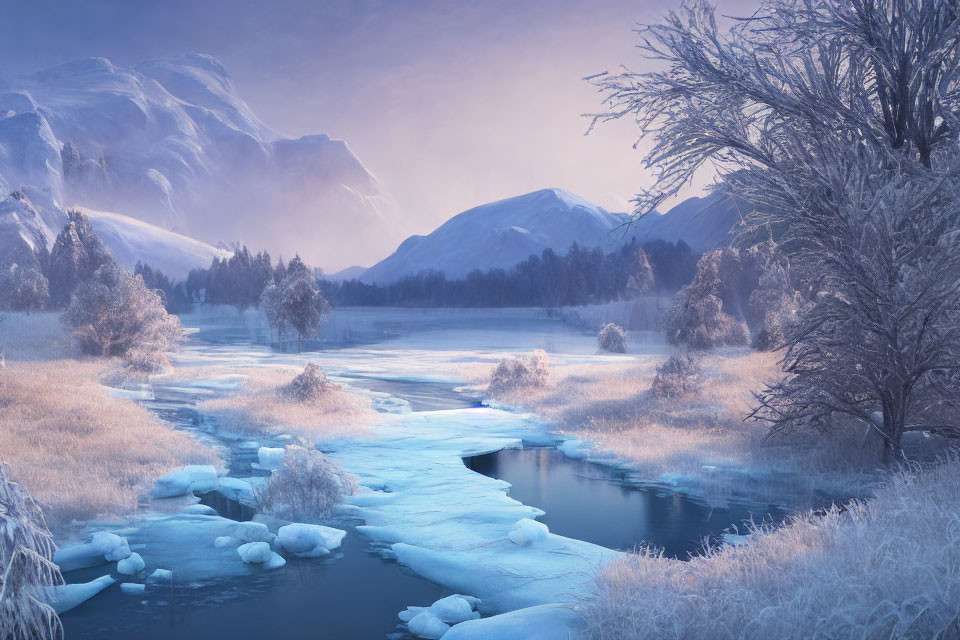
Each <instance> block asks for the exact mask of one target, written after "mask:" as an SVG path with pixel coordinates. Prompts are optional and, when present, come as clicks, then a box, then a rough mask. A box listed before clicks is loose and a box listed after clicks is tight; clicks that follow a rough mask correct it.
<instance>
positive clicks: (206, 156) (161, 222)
mask: <svg viewBox="0 0 960 640" xmlns="http://www.w3.org/2000/svg"><path fill="white" fill-rule="evenodd" d="M21 187H31V188H33V189H34V190H35V191H36V192H42V193H44V194H46V196H47V197H48V199H49V200H50V201H51V202H52V203H53V205H55V206H57V207H59V208H61V209H62V208H65V207H68V206H72V205H74V204H79V205H82V206H87V207H90V208H92V209H95V210H106V211H117V212H120V213H122V214H124V215H128V216H132V217H135V218H138V219H140V220H143V221H145V222H149V223H151V224H154V225H156V226H159V227H161V228H163V229H168V230H172V231H177V232H179V233H183V234H188V235H190V236H193V237H196V238H199V239H201V240H204V241H207V242H210V243H216V242H217V241H220V240H228V241H232V240H239V241H241V242H246V243H247V244H249V245H250V247H251V248H253V249H260V248H265V249H268V250H270V251H271V252H273V253H274V255H277V254H280V253H283V254H287V255H290V254H292V253H294V252H300V254H301V255H302V256H303V257H304V258H305V259H307V260H308V261H311V262H315V263H319V264H322V265H324V266H327V267H332V268H339V267H345V266H348V265H350V264H356V262H358V261H364V260H373V259H376V258H379V257H380V256H382V255H383V254H384V253H386V252H387V251H388V250H389V248H390V247H392V246H395V243H396V242H397V240H399V239H400V238H401V237H402V234H401V233H400V231H399V229H398V227H397V224H396V216H395V215H394V210H393V207H392V205H391V203H390V202H389V200H388V199H387V198H386V196H385V195H384V194H383V192H382V190H381V188H380V186H379V184H378V182H377V180H376V178H374V177H373V176H372V175H371V174H370V173H369V172H368V171H367V169H366V168H365V167H364V166H363V164H362V163H361V162H360V160H359V159H358V158H357V157H356V156H355V155H354V154H353V152H351V151H350V149H349V148H348V147H347V145H346V143H344V142H343V141H341V140H334V139H331V138H330V137H328V136H326V135H310V136H304V137H301V138H296V139H294V138H287V137H284V136H282V135H280V134H278V133H277V132H275V131H272V130H270V129H269V128H268V127H267V126H266V125H264V124H263V123H262V122H261V121H260V120H259V119H258V118H257V117H256V115H255V114H254V113H253V112H252V111H251V110H250V108H249V107H248V106H247V105H246V103H244V102H243V100H241V99H240V97H239V96H238V95H237V93H236V90H235V87H234V86H233V83H232V81H231V79H230V76H229V75H228V74H227V72H226V70H225V69H224V68H223V66H222V65H221V64H220V63H219V62H217V61H216V60H215V59H214V58H212V57H210V56H206V55H201V54H189V55H185V56H178V57H172V58H160V59H156V60H151V61H148V62H145V63H143V64H140V65H138V66H136V67H133V68H121V67H117V66H115V65H114V64H112V63H111V62H110V61H109V60H106V59H104V58H89V59H86V60H79V61H76V62H71V63H67V64H63V65H59V66H56V67H53V68H50V69H45V70H43V71H40V72H37V73H34V74H32V75H29V76H21V77H13V78H7V79H6V85H5V86H2V87H0V194H3V195H6V194H9V193H11V192H13V191H14V190H18V189H20V188H21ZM38 201H39V198H35V203H37V206H38V207H41V208H43V206H46V205H45V204H44V205H41V204H40V203H39V202H38ZM41 213H43V212H41ZM359 236H362V237H363V238H364V242H363V243H362V244H357V243H354V242H353V240H354V239H355V238H357V237H359Z"/></svg>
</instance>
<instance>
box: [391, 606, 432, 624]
mask: <svg viewBox="0 0 960 640" xmlns="http://www.w3.org/2000/svg"><path fill="white" fill-rule="evenodd" d="M427 608H428V607H407V608H406V609H404V610H403V611H401V612H400V613H398V614H397V617H398V618H400V620H402V621H403V622H410V621H411V620H412V619H413V617H414V616H415V615H417V614H418V613H420V612H422V611H426V610H427Z"/></svg>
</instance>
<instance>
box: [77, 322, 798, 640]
mask: <svg viewBox="0 0 960 640" xmlns="http://www.w3.org/2000/svg"><path fill="white" fill-rule="evenodd" d="M348 314H349V312H347V313H342V314H340V315H339V316H337V315H336V314H335V322H334V323H333V324H334V325H335V326H341V327H343V326H347V327H352V328H353V330H354V333H353V334H352V337H353V342H354V344H353V346H343V345H340V346H338V347H336V348H333V347H328V348H324V349H322V350H319V351H314V352H310V353H304V354H284V353H278V352H276V351H273V350H271V349H269V348H268V347H266V346H263V345H259V344H256V343H255V340H256V337H257V335H258V334H257V332H256V331H254V330H237V329H225V328H216V327H211V326H204V327H203V328H202V330H201V331H198V332H197V333H195V334H193V336H192V338H191V340H190V342H189V343H188V344H187V345H186V347H185V348H184V349H183V351H182V352H181V353H180V354H177V355H176V356H175V358H174V361H175V362H174V364H175V366H177V367H178V368H181V367H196V366H201V365H219V366H222V367H226V368H227V369H228V370H229V369H231V368H237V369H240V368H247V367H256V366H263V365H273V364H296V365H298V366H302V364H303V363H305V362H307V361H314V362H317V363H318V364H320V365H321V366H322V367H323V368H324V369H325V370H326V371H327V373H328V375H331V376H332V377H333V378H334V379H335V380H336V381H337V382H338V383H340V384H343V385H345V386H346V387H348V388H350V389H352V390H354V391H356V392H357V393H363V394H367V395H370V396H371V397H372V399H373V401H374V404H375V407H376V408H378V410H379V411H380V412H381V416H382V419H381V420H380V421H378V422H377V424H375V425H374V426H373V435H372V436H371V437H365V438H361V439H351V440H337V441H332V442H324V443H322V445H321V448H322V450H323V451H325V452H326V453H328V455H331V456H333V457H335V458H337V459H338V460H339V461H340V462H341V463H342V464H343V465H344V466H345V467H346V468H347V469H348V470H349V471H350V472H352V473H354V474H355V475H357V476H358V477H359V478H360V482H361V485H362V487H361V492H360V493H358V494H357V495H356V496H354V497H353V498H352V499H351V500H350V504H348V505H346V506H345V507H344V509H342V512H341V513H340V514H339V515H338V516H337V518H336V519H334V520H332V521H331V522H329V523H325V524H329V525H330V526H335V527H339V528H343V529H346V530H347V531H348V534H347V536H346V539H345V542H344V544H343V546H342V548H341V549H339V550H338V552H337V553H336V554H334V555H333V556H330V557H327V558H322V559H313V560H299V559H296V558H288V564H287V565H286V566H285V567H284V568H282V569H279V570H276V571H272V572H263V571H262V570H260V569H257V568H256V567H251V566H250V565H245V564H243V563H242V562H240V561H239V559H238V558H236V553H235V551H234V550H233V549H216V548H214V547H213V544H212V541H213V539H214V538H215V537H216V536H219V535H224V534H225V533H228V532H229V530H230V528H231V527H232V526H233V522H232V521H231V520H230V519H229V518H231V517H232V518H247V517H249V516H250V515H251V514H250V512H249V510H247V511H246V512H244V511H243V510H241V509H239V508H235V509H233V510H228V509H226V508H225V507H224V506H223V505H222V504H220V505H218V507H219V511H220V514H221V515H217V516H213V515H198V514H189V513H184V512H183V511H182V509H183V507H184V506H185V505H186V503H180V502H177V501H176V500H167V501H156V500H155V501H152V503H151V504H150V505H148V506H147V507H146V509H145V511H146V513H145V514H143V515H141V516H140V517H138V518H134V519H132V520H131V521H130V522H125V523H122V524H116V523H110V524H103V525H102V526H91V528H92V529H103V530H114V531H117V532H118V533H122V534H123V535H125V536H126V537H127V539H128V540H129V542H130V545H131V548H133V547H136V550H137V551H138V552H139V553H140V554H141V555H142V556H143V558H144V560H145V561H146V565H147V571H152V570H153V569H154V568H164V569H170V570H172V571H173V572H174V576H175V579H174V582H173V584H172V586H170V587H169V588H168V589H167V591H158V592H154V593H151V594H150V595H148V596H146V597H144V596H139V597H132V596H128V595H124V594H122V593H120V590H119V589H118V588H117V587H112V588H110V589H107V590H106V591H105V592H104V593H101V594H100V595H99V596H97V597H95V598H94V599H92V600H90V601H89V602H87V603H85V604H83V605H81V606H80V607H78V608H76V609H74V610H73V611H70V612H68V613H67V614H65V615H64V616H63V622H64V625H65V628H66V632H67V637H68V638H100V639H109V638H131V637H137V638H171V637H177V638H198V639H199V638H205V639H206V638H211V637H260V636H264V635H267V634H269V633H275V632H281V633H282V636H283V637H285V638H323V637H329V638H383V637H387V636H390V637H405V636H404V635H403V634H404V631H403V629H402V627H400V628H398V627H397V623H398V620H397V617H396V616H397V613H398V612H399V611H401V610H403V609H404V608H405V607H407V606H408V605H428V604H429V603H431V602H433V601H434V600H436V599H438V598H440V597H442V596H445V595H448V594H451V593H462V594H467V595H471V596H476V597H479V598H480V599H481V602H482V604H481V605H480V611H481V612H482V613H483V614H484V615H492V614H499V613H504V612H508V611H515V610H518V609H523V608H526V607H536V606H538V605H551V604H561V605H563V606H562V607H560V608H551V609H532V610H530V613H529V615H526V614H525V613H524V612H518V614H516V619H515V621H514V623H515V624H516V625H521V626H522V625H524V624H530V625H536V627H537V628H538V629H540V630H541V631H544V630H549V629H550V628H551V627H550V625H551V624H555V625H556V626H555V627H553V628H554V629H555V630H559V629H564V630H566V629H571V630H575V627H576V617H575V615H573V614H572V613H571V612H570V608H569V607H570V606H572V605H575V604H576V603H577V602H578V601H580V600H581V599H582V598H583V597H584V596H585V595H586V594H587V592H588V589H589V585H590V580H591V577H592V575H593V574H594V573H595V572H596V570H597V569H598V568H599V567H600V566H601V565H602V564H603V563H605V562H606V561H608V560H609V559H611V558H613V557H616V556H617V555H618V554H619V553H620V552H621V551H619V550H622V549H631V548H633V547H634V546H636V545H642V544H655V545H659V546H662V547H664V548H665V549H666V551H667V553H669V554H671V555H675V556H677V557H685V555H686V554H688V553H689V552H690V551H692V550H695V549H694V548H695V546H696V545H698V544H699V543H700V542H701V541H702V540H703V538H704V537H705V536H712V537H714V538H718V537H719V536H721V535H722V533H723V532H724V531H725V530H727V529H728V528H729V527H730V526H731V525H739V524H742V522H743V520H744V519H746V518H751V517H752V518H754V519H756V520H761V519H763V518H765V517H771V516H772V517H775V518H779V517H780V516H781V515H782V512H781V511H779V510H778V509H777V508H775V507H771V506H770V505H762V504H749V503H743V504H736V505H731V507H730V508H728V509H725V510H719V511H717V510H711V509H709V508H708V507H707V506H706V505H705V504H703V503H700V502H699V501H697V500H696V498H695V497H692V496H687V495H684V494H681V493H675V492H671V490H670V489H669V488H666V487H651V486H649V485H643V484H642V483H637V482H634V479H632V478H629V477H628V476H625V475H624V474H623V473H620V474H616V473H615V472H613V471H611V468H610V467H601V466H599V465H595V464H593V463H590V462H584V461H570V460H566V459H565V458H564V457H563V454H561V453H560V452H559V451H557V450H556V449H553V448H552V447H556V446H557V445H558V444H559V443H561V442H562V438H561V437H558V436H556V435H553V434H551V433H550V431H549V429H548V428H547V427H546V426H545V425H543V424H541V423H540V422H538V421H537V420H536V419H534V418H533V417H532V416H529V415H523V414H518V413H514V412H509V411H503V410H498V409H493V408H489V407H484V406H481V405H480V404H479V402H478V398H476V397H473V396H471V395H469V394H464V393H460V392H458V391H457V390H456V388H455V383H456V382H457V381H456V379H455V378H456V376H455V375H454V374H451V373H450V371H451V369H450V367H449V364H450V363H463V364H469V363H476V362H489V363H495V362H496V361H497V360H498V359H499V358H500V357H502V356H503V355H504V354H505V353H516V352H528V351H530V350H532V349H534V348H538V347H539V348H544V349H546V350H547V351H548V352H550V354H551V357H552V358H554V359H557V360H560V361H567V362H577V363H589V362H593V363H596V364H597V365H598V366H602V365H603V364H604V363H609V362H617V361H622V356H601V355H596V354H595V350H596V347H595V339H594V338H593V337H592V336H584V335H582V334H580V333H579V332H577V331H574V330H572V329H570V328H568V327H566V326H564V325H562V324H560V323H558V322H555V321H553V320H549V319H546V318H537V317H535V316H534V315H533V314H532V313H529V312H527V313H525V314H524V313H520V312H516V313H511V312H505V313H503V314H496V313H492V314H491V315H490V316H489V317H486V318H478V317H477V316H478V315H479V314H478V313H475V314H472V315H470V314H459V313H455V312H452V313H451V312H441V313H438V314H436V316H428V315H422V316H418V315H417V313H416V312H414V313H412V314H407V315H404V314H402V313H400V312H390V311H385V312H384V313H383V315H380V316H378V315H376V313H374V312H370V311H362V312H358V314H360V315H361V316H362V317H361V318H359V319H353V320H351V319H350V318H349V317H347V316H348ZM185 323H186V324H187V325H188V326H189V325H190V319H189V318H188V319H187V320H186V321H185ZM337 323H340V324H339V325H337ZM662 351H663V348H662V347H661V346H658V345H657V344H656V343H652V344H651V346H649V348H646V349H645V352H646V354H645V355H655V354H659V353H662ZM633 357H637V356H633ZM639 357H644V355H641V356H639ZM232 384H233V382H231V381H230V379H229V378H224V379H219V380H218V379H213V380H197V381H195V382H192V383H190V384H189V385H186V386H184V385H182V384H181V385H178V386H177V387H176V388H175V389H168V388H164V387H163V385H162V383H158V384H157V385H155V386H154V387H152V388H150V389H148V390H145V392H144V396H143V401H144V402H145V404H146V406H149V407H152V408H154V409H155V410H157V411H158V413H159V414H160V415H162V416H164V417H166V418H167V419H170V420H171V421H172V422H174V424H176V426H177V427H178V428H184V429H191V430H194V431H196V432H197V433H198V434H200V435H201V437H203V438H204V439H207V440H209V441H211V442H213V443H215V444H217V445H219V446H221V447H222V449H223V451H224V452H225V454H224V455H225V456H226V457H227V458H228V459H227V466H228V468H229V474H230V475H231V476H234V477H236V478H240V479H249V478H250V477H255V476H258V475H259V476H262V475H263V472H258V471H257V470H255V469H253V468H252V467H251V465H250V462H251V451H254V452H255V450H256V446H276V445H277V444H278V443H279V441H278V440H276V439H270V438H260V439H259V441H258V442H256V443H251V442H249V441H248V440H249V439H237V438H234V437H231V436H230V435H229V434H223V433H219V432H218V431H216V429H215V428H213V427H212V426H211V425H209V424H207V423H206V422H205V421H204V420H203V416H199V415H197V414H196V412H195V411H194V410H193V409H192V406H193V404H195V401H196V400H197V399H198V398H201V397H209V395H210V394H215V393H225V392H229V391H230V389H231V385H232ZM531 447H532V448H531ZM504 450H506V451H504ZM521 450H522V451H521ZM498 452H502V453H498ZM464 459H467V464H465V463H464ZM511 485H513V486H511ZM208 502H209V501H208ZM223 515H227V516H229V517H228V518H225V517H222V516H223ZM524 518H530V519H540V520H541V521H543V522H546V523H547V524H548V525H550V527H551V534H550V535H549V536H547V538H546V539H545V540H543V541H540V542H537V543H534V544H532V545H530V546H520V545H517V544H515V543H514V542H513V541H511V540H510V539H509V538H508V534H509V533H510V531H511V530H512V529H514V528H515V526H516V524H517V522H518V521H520V520H521V519H524ZM110 568H111V567H110V566H109V565H105V566H101V567H96V568H93V569H85V570H82V571H79V572H73V573H70V574H67V576H66V577H67V579H68V580H69V581H70V582H78V581H86V580H89V579H92V578H94V577H97V576H99V575H103V574H105V573H107V572H108V570H109V569H110ZM544 620H547V622H546V623H544ZM470 624H472V623H466V624H465V625H461V626H463V627H464V628H466V627H468V626H469V625H470ZM456 629H457V630H458V631H459V630H460V628H459V627H457V628H456ZM489 633H492V632H489ZM489 633H488V632H481V633H480V635H477V636H475V637H488V636H489ZM391 634H395V635H391ZM451 634H452V632H451ZM485 634H486V635H485ZM470 637H474V636H470ZM544 637H549V636H544Z"/></svg>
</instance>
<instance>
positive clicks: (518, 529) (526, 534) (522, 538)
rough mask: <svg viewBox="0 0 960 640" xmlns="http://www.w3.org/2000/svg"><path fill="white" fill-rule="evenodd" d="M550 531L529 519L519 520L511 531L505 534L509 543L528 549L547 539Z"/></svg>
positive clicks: (541, 524) (545, 526)
mask: <svg viewBox="0 0 960 640" xmlns="http://www.w3.org/2000/svg"><path fill="white" fill-rule="evenodd" d="M548 533H550V529H549V528H548V527H547V525H545V524H543V523H542V522H537V521H536V520H531V519H530V518H524V519H523V520H519V521H518V522H517V524H516V525H515V526H514V528H513V530H512V531H510V533H508V534H507V537H508V538H510V542H512V543H514V544H518V545H520V546H521V547H529V546H530V545H531V544H534V543H535V542H543V541H544V540H546V539H547V534H548Z"/></svg>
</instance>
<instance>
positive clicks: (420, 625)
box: [407, 611, 450, 640]
mask: <svg viewBox="0 0 960 640" xmlns="http://www.w3.org/2000/svg"><path fill="white" fill-rule="evenodd" d="M407 629H409V630H410V633H411V634H413V635H415V636H416V637H418V638H424V639H425V640H440V638H442V637H443V635H444V634H445V633H446V632H447V631H449V630H450V625H448V624H447V623H446V622H444V621H442V620H440V619H439V618H437V617H436V616H435V615H433V614H432V613H430V612H429V611H421V612H420V613H418V614H417V615H415V616H413V618H411V619H410V622H408V623H407Z"/></svg>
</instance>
